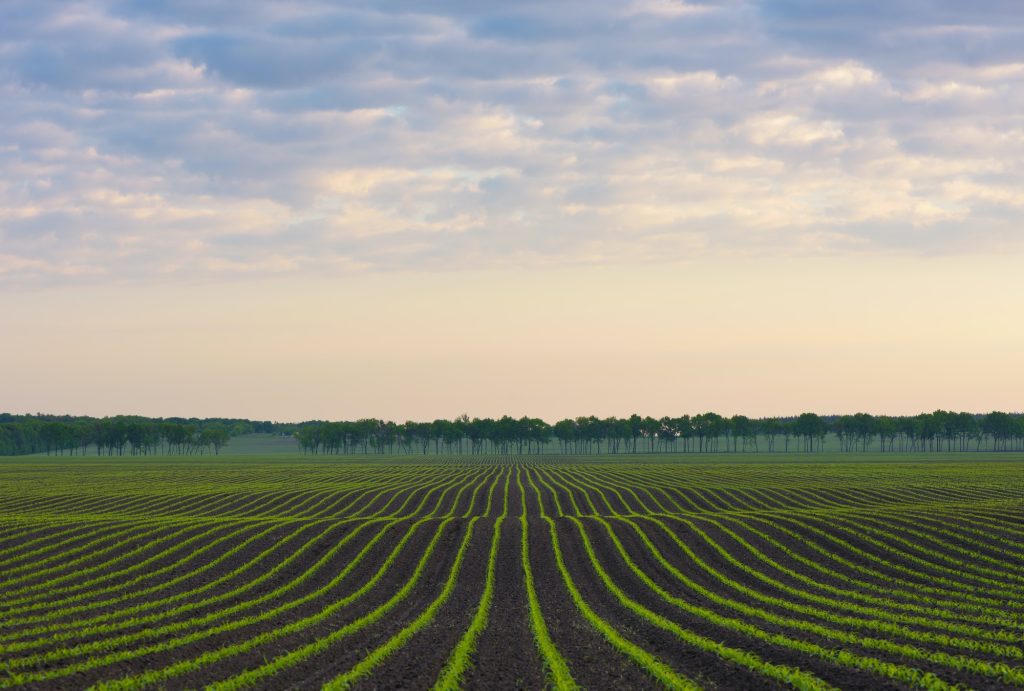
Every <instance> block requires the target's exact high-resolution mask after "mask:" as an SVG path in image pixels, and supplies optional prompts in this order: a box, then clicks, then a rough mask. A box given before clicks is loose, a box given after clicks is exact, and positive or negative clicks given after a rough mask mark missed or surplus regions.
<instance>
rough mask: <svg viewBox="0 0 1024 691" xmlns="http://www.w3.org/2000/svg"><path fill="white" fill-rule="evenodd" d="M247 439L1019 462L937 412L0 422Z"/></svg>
mask: <svg viewBox="0 0 1024 691" xmlns="http://www.w3.org/2000/svg"><path fill="white" fill-rule="evenodd" d="M254 432H263V433H274V434H278V435H289V436H294V438H295V440H296V441H297V442H298V445H299V447H300V448H301V450H302V451H303V452H305V453H311V454H370V453H377V454H428V453H432V454H462V453H466V454H539V453H565V454H605V453H611V454H614V453H672V452H676V453H722V452H732V453H743V452H750V453H754V452H769V453H772V452H790V453H791V452H804V453H811V452H823V451H845V452H853V451H862V452H864V451H878V452H887V453H889V452H891V453H906V452H939V451H947V452H952V451H1024V415H1021V414H1018V413H1005V412H998V411H996V412H991V413H988V414H985V415H981V414H975V413H964V412H960V413H956V412H950V411H944V410H937V411H935V412H933V413H923V414H921V415H912V416H887V415H870V414H868V413H857V414H855V415H818V414H816V413H803V414H801V415H798V416H792V417H764V418H749V417H746V416H744V415H733V416H730V417H727V416H723V415H719V414H717V413H713V412H709V413H701V414H699V415H692V416H691V415H683V416H681V417H667V416H666V417H661V418H654V417H650V416H640V415H635V414H634V415H631V416H629V417H625V418H617V417H609V418H598V417H594V416H589V417H577V418H566V419H564V420H559V421H557V422H555V423H554V424H549V423H547V422H545V421H544V420H542V419H540V418H531V417H521V418H513V417H510V416H507V415H506V416H504V417H501V418H497V419H495V418H472V419H471V418H469V416H467V415H462V416H460V417H457V418H455V419H454V420H442V419H439V420H434V421H433V422H413V421H408V422H403V423H396V422H393V421H389V420H379V419H376V418H365V419H361V420H354V421H321V420H313V421H309V422H302V423H297V424H295V423H278V422H270V421H253V420H245V419H233V418H204V419H199V418H146V417H141V416H132V415H120V416H114V417H106V418H92V417H74V416H55V415H11V414H8V413H2V414H0V456H11V455H22V454H34V453H46V454H57V455H85V454H95V455H101V456H102V455H106V456H124V455H131V456H140V455H153V454H167V455H196V454H204V453H213V454H218V453H220V451H221V449H222V448H223V447H224V445H225V444H227V443H228V441H229V440H230V439H231V437H234V436H237V435H240V434H250V433H254Z"/></svg>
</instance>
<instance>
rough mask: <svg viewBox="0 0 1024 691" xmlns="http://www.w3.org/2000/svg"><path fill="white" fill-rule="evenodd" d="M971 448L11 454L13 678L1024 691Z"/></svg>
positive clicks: (988, 465) (1020, 611)
mask: <svg viewBox="0 0 1024 691" xmlns="http://www.w3.org/2000/svg"><path fill="white" fill-rule="evenodd" d="M953 458H955V460H953V459H951V458H939V459H932V460H928V461H924V460H914V459H902V460H901V459H898V458H897V459H895V460H894V458H893V457H892V456H889V457H865V458H857V457H851V456H842V457H839V458H836V460H835V461H834V462H808V460H809V459H808V458H807V457H799V458H795V457H794V458H781V457H771V458H766V457H764V456H756V457H755V456H749V455H748V456H747V457H745V458H743V459H730V458H729V457H724V458H723V459H718V460H709V459H708V458H706V457H698V458H696V459H694V458H687V459H683V458H680V457H671V456H664V457H657V458H652V457H647V458H643V457H626V456H623V457H616V458H610V457H604V458H602V457H590V458H581V457H557V456H549V457H533V458H529V457H506V458H483V457H478V458H472V457H451V458H444V457H441V458H426V459H416V458H412V459H410V458H404V459H402V458H381V459H373V458H369V459H368V458H347V459H341V458H333V459H331V458H321V459H313V458H306V459H302V458H279V457H268V456H264V457H245V456H230V457H222V458H213V457H203V458H200V459H191V460H187V459H181V458H177V459H174V458H161V459H156V458H146V459H127V458H126V459H107V458H102V459H97V458H76V459H45V458H32V459H20V460H19V459H10V460H6V461H3V462H2V463H0V687H5V688H6V687H17V686H22V685H24V686H29V687H32V688H52V689H58V688H61V689H63V688H83V687H90V686H92V687H95V688H101V689H135V688H164V687H170V688H181V687H189V688H191V687H199V686H206V687H208V688H213V689H238V688H247V687H265V688H282V687H293V686H294V687H302V688H309V687H319V686H323V687H326V688H331V689H336V688H347V687H349V686H353V687H357V688H388V689H390V688H431V687H436V688H444V689H447V688H460V687H462V688H475V689H506V688H543V687H545V686H551V687H554V688H559V689H571V688H588V689H626V688H661V687H669V688H681V689H689V688H722V689H756V688H782V687H795V688H805V689H826V688H842V689H886V688H913V687H922V688H928V689H944V688H951V687H953V686H955V685H959V687H961V688H963V687H969V688H993V689H994V688H1019V687H1024V462H1022V461H1021V460H1020V459H1019V458H1011V457H1007V459H1006V460H1003V461H998V462H997V461H993V460H991V459H992V458H998V456H996V457H993V456H991V455H989V456H986V457H985V460H981V459H979V458H976V457H972V456H970V455H960V456H956V457H953ZM741 460H742V462H739V461H741ZM733 461H736V462H733Z"/></svg>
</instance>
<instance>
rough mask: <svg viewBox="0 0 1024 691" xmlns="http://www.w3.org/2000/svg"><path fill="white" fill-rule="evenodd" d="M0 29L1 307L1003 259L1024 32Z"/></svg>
mask: <svg viewBox="0 0 1024 691" xmlns="http://www.w3.org/2000/svg"><path fill="white" fill-rule="evenodd" d="M244 5H245V6H244V8H243V7H242V5H240V4H239V3H237V2H228V1H227V0H224V1H221V0H203V1H202V2H199V1H198V0H160V1H158V2H152V1H149V0H147V1H145V2H143V1H141V0H132V1H128V0H96V1H94V2H93V1H90V2H84V1H82V2H67V3H39V2H32V1H30V0H9V1H8V2H5V3H3V4H2V5H0V100H2V102H3V103H4V104H5V108H4V109H3V110H2V111H0V281H6V282H11V281H22V282H28V283H31V282H33V281H37V282H41V281H53V280H67V281H88V280H110V277H119V278H127V279H132V280H150V279H151V278H152V277H154V276H164V277H181V276H214V275H218V276H219V275H223V276H245V275H251V274H259V273H283V274H288V273H299V272H306V273H308V272H325V273H337V272H338V271H386V270H393V269H409V268H413V269H418V268H428V269H431V270H448V269H458V268H462V267H481V266H508V265H510V264H511V265H520V266H526V265H528V266H533V265H535V266H549V265H562V264H564V265H575V264H600V263H608V264H614V263H630V262H637V263H642V262H656V261H679V260H688V259H693V258H695V257H702V256H721V255H731V254H736V255H759V256H785V255H794V254H808V253H810V254H829V253H831V254H850V253H884V254H888V253H916V254H942V253H965V252H991V251H1000V252H1007V251H1017V250H1021V249H1024V242H1022V240H1024V238H1022V237H1021V234H1020V233H1019V231H1015V230H1014V229H1015V228H1017V227H1019V226H1020V221H1021V216H1022V213H1024V204H1022V202H1021V197H1020V194H1019V192H1018V190H1019V189H1020V188H1021V182H1022V179H1021V177H1022V174H1024V170H1022V164H1021V161H1024V134H1022V129H1021V126H1020V121H1019V113H1020V112H1021V110H1022V109H1024V63H1022V61H1021V58H1020V50H1019V45H1021V43H1022V42H1024V35H1022V34H1024V18H1022V17H1021V15H1020V13H1019V8H1018V7H1017V5H1016V3H1010V2H999V1H996V0H992V1H989V2H980V3H971V4H970V5H964V4H963V3H958V2H953V1H952V0H948V1H947V0H913V1H911V2H907V3H892V2H871V3H864V2H853V0H849V1H846V0H843V1H842V2H830V3H820V2H812V1H810V0H785V1H784V2H759V1H757V2H755V1H752V0H751V1H744V0H720V1H717V2H711V1H708V2H682V1H677V0H635V1H633V2H628V3H622V2H618V1H613V0H588V1H586V2H584V1H583V0H573V1H571V2H566V3H555V4H552V3H548V2H541V1H540V0H528V1H524V2H519V3H515V5H514V6H512V5H507V4H497V3H479V2H474V3H470V2H465V1H462V0H436V1H434V2H426V3H423V2H395V3H387V4H385V5H381V4H380V3H373V2H369V1H368V0H359V1H356V2H352V3H345V4H344V6H338V5H336V4H334V3H323V2H319V1H318V0H300V1H298V2H284V1H282V0H262V1H260V2H253V3H245V4H244Z"/></svg>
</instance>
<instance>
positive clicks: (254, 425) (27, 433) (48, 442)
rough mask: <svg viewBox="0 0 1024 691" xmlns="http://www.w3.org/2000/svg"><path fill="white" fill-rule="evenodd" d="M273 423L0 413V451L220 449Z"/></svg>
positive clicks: (185, 452) (174, 452)
mask: <svg viewBox="0 0 1024 691" xmlns="http://www.w3.org/2000/svg"><path fill="white" fill-rule="evenodd" d="M274 426H275V423H268V422H252V421H250V420H235V419H222V418H207V419H198V418H188V419H186V418H166V419H165V418H146V417H141V416H136V415H118V416H115V417H106V418H92V417H76V416H68V415H62V416H57V415H11V414H9V413H3V414H0V456H17V455H24V454H35V453H45V454H48V455H50V454H52V455H60V456H63V455H69V456H74V455H83V456H84V455H86V454H95V455H99V456H125V455H129V456H148V455H153V454H164V455H198V454H204V453H213V454H218V453H220V450H221V449H222V448H223V447H224V445H225V444H227V443H228V441H229V440H230V439H231V437H232V436H235V435H238V434H246V433H251V432H259V431H272V430H273V429H274Z"/></svg>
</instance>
